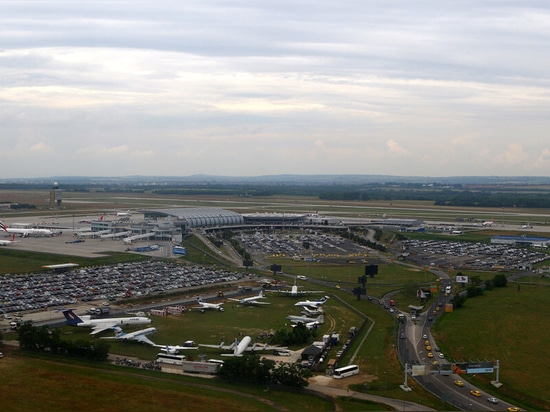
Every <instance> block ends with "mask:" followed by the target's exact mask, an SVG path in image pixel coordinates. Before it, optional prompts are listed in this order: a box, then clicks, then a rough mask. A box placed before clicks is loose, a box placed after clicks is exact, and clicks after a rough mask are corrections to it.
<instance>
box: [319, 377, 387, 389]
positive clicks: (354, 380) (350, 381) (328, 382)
mask: <svg viewBox="0 0 550 412" xmlns="http://www.w3.org/2000/svg"><path fill="white" fill-rule="evenodd" d="M375 379H378V378H377V377H376V376H373V375H362V374H359V375H355V376H349V377H347V378H344V379H334V378H333V377H332V376H324V375H318V376H314V377H312V378H310V379H309V381H310V382H311V383H315V384H317V385H322V386H329V387H331V388H338V389H347V387H348V386H349V385H355V384H361V383H365V382H372V381H373V380H375Z"/></svg>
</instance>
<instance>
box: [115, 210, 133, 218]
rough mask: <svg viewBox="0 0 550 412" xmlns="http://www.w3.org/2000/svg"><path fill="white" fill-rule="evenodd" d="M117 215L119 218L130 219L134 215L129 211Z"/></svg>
mask: <svg viewBox="0 0 550 412" xmlns="http://www.w3.org/2000/svg"><path fill="white" fill-rule="evenodd" d="M116 215H117V216H118V217H130V216H132V213H130V211H129V210H127V211H126V212H117V213H116Z"/></svg>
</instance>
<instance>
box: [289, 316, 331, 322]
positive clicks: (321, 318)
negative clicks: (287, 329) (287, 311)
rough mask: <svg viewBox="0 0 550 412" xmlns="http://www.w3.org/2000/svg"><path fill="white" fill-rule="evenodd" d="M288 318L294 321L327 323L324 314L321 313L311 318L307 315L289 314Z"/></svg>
mask: <svg viewBox="0 0 550 412" xmlns="http://www.w3.org/2000/svg"><path fill="white" fill-rule="evenodd" d="M286 318H287V319H288V320H289V321H291V322H292V323H304V324H307V323H311V322H317V323H319V324H323V323H325V317H324V315H319V316H317V317H316V318H309V317H307V316H294V315H288V316H287V317H286Z"/></svg>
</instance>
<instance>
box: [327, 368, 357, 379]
mask: <svg viewBox="0 0 550 412" xmlns="http://www.w3.org/2000/svg"><path fill="white" fill-rule="evenodd" d="M358 373H359V365H348V366H344V367H342V368H338V369H334V374H333V375H332V377H333V378H334V379H342V378H347V377H348V376H352V375H357V374H358Z"/></svg>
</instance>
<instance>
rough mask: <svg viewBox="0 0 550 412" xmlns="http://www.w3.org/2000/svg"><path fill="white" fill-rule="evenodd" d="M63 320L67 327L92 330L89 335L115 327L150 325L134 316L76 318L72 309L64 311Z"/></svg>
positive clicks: (139, 317) (148, 321)
mask: <svg viewBox="0 0 550 412" xmlns="http://www.w3.org/2000/svg"><path fill="white" fill-rule="evenodd" d="M63 315H64V316H65V319H67V325H69V326H82V327H88V328H92V332H91V333H90V335H95V334H97V333H100V332H103V331H104V330H108V329H112V328H113V327H115V326H128V325H146V324H148V323H151V319H149V318H145V317H141V316H136V317H132V318H107V319H91V318H90V316H89V315H84V316H80V317H79V316H78V315H77V314H76V313H74V312H73V310H72V309H66V310H64V311H63Z"/></svg>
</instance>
